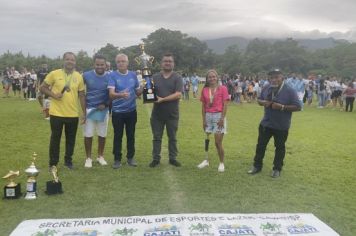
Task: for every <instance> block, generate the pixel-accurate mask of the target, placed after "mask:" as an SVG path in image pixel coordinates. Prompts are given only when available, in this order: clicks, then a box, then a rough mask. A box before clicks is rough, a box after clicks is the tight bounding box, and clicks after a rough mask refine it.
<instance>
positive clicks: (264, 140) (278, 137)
mask: <svg viewBox="0 0 356 236" xmlns="http://www.w3.org/2000/svg"><path fill="white" fill-rule="evenodd" d="M258 131H259V132H258V142H257V145H256V155H255V158H254V166H255V167H256V168H257V169H262V167H263V158H264V156H265V152H266V147H267V144H268V142H269V140H270V139H271V137H272V136H273V138H274V146H275V148H276V149H275V153H274V161H273V170H279V171H281V170H282V166H283V159H284V156H285V154H286V146H285V143H286V141H287V138H288V130H277V129H272V128H268V127H263V126H262V125H260V126H259V128H258Z"/></svg>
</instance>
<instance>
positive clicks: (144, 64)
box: [135, 44, 157, 103]
mask: <svg viewBox="0 0 356 236" xmlns="http://www.w3.org/2000/svg"><path fill="white" fill-rule="evenodd" d="M140 48H141V55H140V56H138V57H136V58H135V61H136V63H137V64H138V65H139V66H140V67H141V74H142V79H143V92H142V97H143V103H152V102H155V101H157V94H156V88H155V85H154V82H153V79H152V77H151V76H152V74H151V71H150V69H149V66H150V65H152V62H153V60H154V57H153V56H150V55H147V54H146V53H145V45H144V44H141V45H140Z"/></svg>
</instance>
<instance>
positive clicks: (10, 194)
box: [2, 170, 21, 199]
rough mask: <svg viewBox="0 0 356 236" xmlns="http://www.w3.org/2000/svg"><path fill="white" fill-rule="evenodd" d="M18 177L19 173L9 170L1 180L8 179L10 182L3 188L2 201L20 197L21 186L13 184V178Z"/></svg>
mask: <svg viewBox="0 0 356 236" xmlns="http://www.w3.org/2000/svg"><path fill="white" fill-rule="evenodd" d="M19 175H20V171H12V170H10V171H9V173H7V174H6V175H5V176H3V177H2V178H3V179H8V180H9V181H10V182H9V183H8V184H7V185H6V186H5V187H4V199H16V198H19V197H20V196H21V185H20V184H17V183H15V182H14V178H16V177H17V176H19Z"/></svg>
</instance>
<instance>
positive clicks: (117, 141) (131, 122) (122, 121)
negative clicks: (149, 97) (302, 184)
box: [112, 110, 137, 161]
mask: <svg viewBox="0 0 356 236" xmlns="http://www.w3.org/2000/svg"><path fill="white" fill-rule="evenodd" d="M136 122H137V112H136V110H134V111H131V112H127V113H118V112H113V113H112V126H113V128H114V143H113V154H114V160H115V161H121V158H122V152H121V148H122V136H123V134H124V129H125V130H126V140H127V155H126V157H127V159H132V158H133V157H134V156H135V129H136Z"/></svg>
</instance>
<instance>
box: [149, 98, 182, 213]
mask: <svg viewBox="0 0 356 236" xmlns="http://www.w3.org/2000/svg"><path fill="white" fill-rule="evenodd" d="M144 107H145V108H146V112H147V116H148V119H149V122H150V117H151V112H152V106H150V105H148V104H146V105H144ZM167 145H168V144H167V143H166V144H164V143H163V142H162V148H161V156H162V159H164V160H167V159H166V158H165V157H167V156H168V146H167ZM162 159H161V162H162ZM167 161H168V160H167ZM173 168H181V167H171V166H164V168H162V169H163V173H164V176H165V178H164V180H165V182H166V184H167V185H168V189H169V199H170V200H169V202H170V207H171V208H172V209H171V210H172V211H173V212H174V213H179V212H180V210H182V209H184V201H185V195H186V194H185V193H184V192H183V191H182V188H181V187H180V186H179V184H178V181H177V180H176V177H177V176H176V175H175V173H174V170H173Z"/></svg>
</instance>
